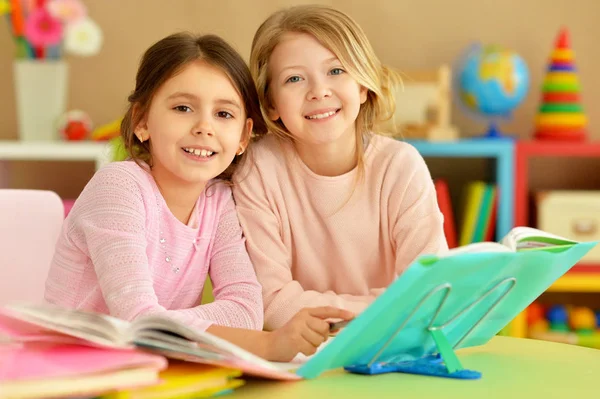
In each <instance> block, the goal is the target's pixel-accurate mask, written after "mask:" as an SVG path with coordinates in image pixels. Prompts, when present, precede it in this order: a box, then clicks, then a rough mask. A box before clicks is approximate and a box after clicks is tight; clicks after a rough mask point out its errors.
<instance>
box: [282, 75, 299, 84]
mask: <svg viewBox="0 0 600 399" xmlns="http://www.w3.org/2000/svg"><path fill="white" fill-rule="evenodd" d="M299 81H300V76H292V77H290V78H289V79H288V80H286V81H285V83H296V82H299Z"/></svg>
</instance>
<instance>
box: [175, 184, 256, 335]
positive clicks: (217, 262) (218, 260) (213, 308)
mask: <svg viewBox="0 0 600 399" xmlns="http://www.w3.org/2000/svg"><path fill="white" fill-rule="evenodd" d="M215 188H216V189H217V190H222V192H221V191H219V192H218V193H215V194H214V195H219V196H221V198H222V199H221V201H223V202H224V206H223V208H222V209H221V214H220V216H219V222H218V226H217V230H216V236H215V238H214V246H213V250H212V255H211V261H210V271H209V273H210V277H211V280H212V283H213V293H214V297H215V301H214V302H212V303H209V304H206V305H203V306H199V307H196V308H192V309H188V310H185V311H183V313H186V314H189V315H191V316H193V317H199V318H202V319H205V320H212V321H214V322H216V323H217V324H219V325H222V326H229V327H237V328H246V329H251V330H262V328H263V321H264V317H263V315H264V313H263V301H262V292H261V291H262V289H261V286H260V284H259V283H258V280H257V278H256V273H255V272H254V268H253V267H252V263H251V262H250V258H249V256H248V252H247V251H246V246H245V240H244V237H243V234H242V228H241V226H240V223H239V220H238V217H237V213H236V210H235V204H234V202H233V197H232V194H231V189H230V188H229V187H225V186H222V185H221V186H218V187H215Z"/></svg>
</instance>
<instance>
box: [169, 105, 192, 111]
mask: <svg viewBox="0 0 600 399" xmlns="http://www.w3.org/2000/svg"><path fill="white" fill-rule="evenodd" d="M173 109H174V110H176V111H179V112H192V109H191V108H190V107H188V106H187V105H178V106H176V107H175V108H173Z"/></svg>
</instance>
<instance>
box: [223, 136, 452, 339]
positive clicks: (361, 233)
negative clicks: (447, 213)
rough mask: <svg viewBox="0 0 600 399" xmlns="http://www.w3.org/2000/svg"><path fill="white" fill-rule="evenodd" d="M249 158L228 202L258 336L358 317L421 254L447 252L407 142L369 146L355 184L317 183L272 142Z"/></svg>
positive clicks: (348, 178)
mask: <svg viewBox="0 0 600 399" xmlns="http://www.w3.org/2000/svg"><path fill="white" fill-rule="evenodd" d="M250 156H251V157H250V158H248V162H247V163H246V165H245V167H244V168H242V169H240V170H239V171H238V174H237V175H236V183H235V185H234V188H233V193H234V198H235V201H236V205H237V210H238V215H239V217H240V222H241V224H242V228H243V230H244V233H245V235H246V240H247V242H246V246H247V248H248V251H249V253H250V258H251V259H252V263H253V265H254V268H255V270H256V272H257V275H258V280H259V282H260V283H261V285H262V286H263V300H264V304H265V327H266V328H267V329H275V328H278V327H280V326H281V325H283V324H284V323H286V322H287V321H288V320H289V319H290V318H291V317H292V316H293V315H294V314H295V313H296V312H298V311H299V310H300V309H302V308H304V307H312V306H324V305H331V306H336V307H341V308H346V309H348V310H350V311H353V312H355V313H357V314H358V313H360V312H361V311H362V310H364V309H365V308H366V307H367V306H368V305H369V304H370V303H371V302H372V301H373V300H374V299H375V298H376V296H377V295H379V294H380V293H381V292H383V290H384V289H385V287H387V286H388V285H389V284H390V283H391V282H392V281H393V280H394V279H395V278H396V277H398V275H400V273H402V271H403V270H404V269H405V268H406V267H407V266H408V265H409V264H410V263H411V262H412V261H414V260H415V258H417V257H418V256H419V255H420V254H424V253H439V252H441V251H445V250H447V249H448V247H447V243H446V240H445V237H444V232H443V217H442V214H441V212H440V210H439V207H438V204H437V200H436V194H435V189H434V186H433V182H432V179H431V176H430V173H429V170H428V168H427V166H426V164H425V162H424V160H423V158H422V157H421V155H420V154H419V153H418V152H417V150H416V149H415V148H414V147H412V146H411V145H409V144H407V143H403V142H400V141H396V140H393V139H390V138H386V137H382V136H374V137H372V138H371V141H370V143H369V145H368V147H367V149H366V152H365V175H364V180H363V181H362V182H359V183H358V184H355V182H356V175H357V170H356V169H355V170H353V171H351V172H349V173H347V174H344V175H341V176H336V177H325V176H319V175H316V174H315V173H313V172H312V171H311V170H310V169H309V168H308V167H307V166H306V165H305V164H304V163H303V162H302V161H301V160H300V158H299V157H298V155H297V153H296V152H295V150H294V149H293V146H292V145H291V144H290V143H289V142H284V141H281V140H279V139H277V138H276V136H274V135H269V136H267V137H265V138H264V139H262V140H261V141H259V142H258V143H257V144H255V145H254V146H253V147H252V150H251V153H250ZM353 190H354V191H353ZM350 194H352V197H351V198H350V200H349V202H347V203H346V201H347V200H348V198H349V196H350ZM398 306H401V304H399V305H398Z"/></svg>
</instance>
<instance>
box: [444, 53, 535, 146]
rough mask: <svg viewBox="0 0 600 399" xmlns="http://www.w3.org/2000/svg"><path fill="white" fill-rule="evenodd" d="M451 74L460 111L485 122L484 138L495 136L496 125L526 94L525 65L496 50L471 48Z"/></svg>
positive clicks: (513, 56)
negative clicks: (485, 131)
mask: <svg viewBox="0 0 600 399" xmlns="http://www.w3.org/2000/svg"><path fill="white" fill-rule="evenodd" d="M455 71H456V76H455V92H456V93H457V94H458V101H459V102H460V104H461V105H462V106H463V109H465V110H466V111H467V112H468V113H470V114H471V115H473V116H475V117H477V118H479V119H481V118H483V119H485V120H487V121H488V122H489V124H490V127H489V130H488V133H487V137H492V136H499V132H498V130H497V128H496V125H497V123H498V122H499V121H500V120H506V119H508V118H510V116H511V115H512V113H513V111H514V109H515V108H516V107H517V106H519V104H521V102H522V101H523V100H524V99H525V96H526V95H527V92H528V90H529V70H528V68H527V64H526V63H525V61H524V60H523V59H522V58H521V57H520V56H519V55H518V54H516V53H515V52H513V51H511V50H508V49H505V48H502V47H500V46H497V45H487V46H483V45H480V44H475V45H473V46H471V47H470V48H469V49H468V50H467V51H466V53H465V55H464V56H463V57H462V58H461V60H460V62H459V64H458V65H457V67H456V68H455Z"/></svg>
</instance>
